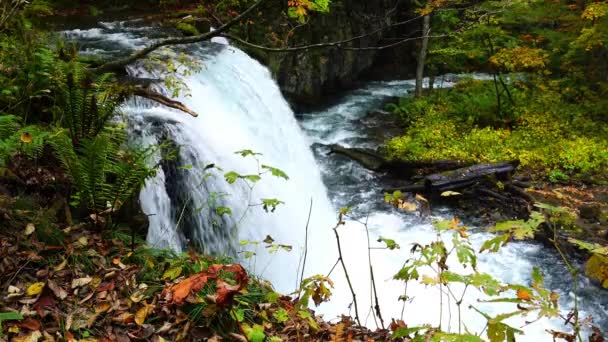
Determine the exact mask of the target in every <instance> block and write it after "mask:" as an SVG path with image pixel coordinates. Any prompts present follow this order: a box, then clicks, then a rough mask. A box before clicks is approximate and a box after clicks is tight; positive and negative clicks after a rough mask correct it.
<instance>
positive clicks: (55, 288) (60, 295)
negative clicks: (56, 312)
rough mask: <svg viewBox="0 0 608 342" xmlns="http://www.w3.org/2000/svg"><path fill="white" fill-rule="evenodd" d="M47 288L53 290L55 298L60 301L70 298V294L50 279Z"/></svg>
mask: <svg viewBox="0 0 608 342" xmlns="http://www.w3.org/2000/svg"><path fill="white" fill-rule="evenodd" d="M47 286H48V287H49V289H51V291H53V294H54V295H55V297H57V298H59V299H65V298H66V297H67V296H68V292H67V291H66V290H64V289H63V288H62V287H60V286H59V285H57V283H55V282H54V281H52V280H50V279H49V280H48V281H47Z"/></svg>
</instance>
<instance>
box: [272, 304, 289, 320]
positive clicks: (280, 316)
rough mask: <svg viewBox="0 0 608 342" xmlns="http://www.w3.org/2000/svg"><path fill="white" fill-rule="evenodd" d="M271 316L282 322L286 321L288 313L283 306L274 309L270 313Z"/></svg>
mask: <svg viewBox="0 0 608 342" xmlns="http://www.w3.org/2000/svg"><path fill="white" fill-rule="evenodd" d="M272 316H273V317H274V319H276V320H277V322H279V323H284V322H286V321H287V320H288V319H289V313H288V312H287V310H285V309H283V308H280V309H279V310H277V311H275V312H274V313H273V314H272Z"/></svg>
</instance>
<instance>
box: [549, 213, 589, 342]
mask: <svg viewBox="0 0 608 342" xmlns="http://www.w3.org/2000/svg"><path fill="white" fill-rule="evenodd" d="M549 224H550V225H551V227H552V228H553V246H555V249H556V250H557V252H558V253H559V255H560V257H561V258H562V260H563V261H564V263H565V264H566V268H567V269H568V271H569V272H570V275H571V276H572V280H573V281H574V289H573V292H574V312H573V314H574V324H573V325H574V333H575V334H576V337H577V338H578V340H579V342H582V341H583V337H582V336H581V327H580V322H579V317H578V271H577V270H576V269H575V268H574V267H573V266H572V264H571V263H570V262H569V261H568V258H566V255H565V254H564V252H563V251H562V250H561V248H559V243H558V241H557V238H558V236H557V227H556V226H555V224H551V223H549Z"/></svg>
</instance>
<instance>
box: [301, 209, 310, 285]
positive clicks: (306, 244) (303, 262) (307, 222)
mask: <svg viewBox="0 0 608 342" xmlns="http://www.w3.org/2000/svg"><path fill="white" fill-rule="evenodd" d="M311 213H312V197H311V198H310V207H309V208H308V219H307V220H306V228H305V230H306V234H305V236H304V259H303V260H302V273H301V275H300V282H302V280H304V269H305V268H306V256H307V255H308V225H309V224H310V214H311Z"/></svg>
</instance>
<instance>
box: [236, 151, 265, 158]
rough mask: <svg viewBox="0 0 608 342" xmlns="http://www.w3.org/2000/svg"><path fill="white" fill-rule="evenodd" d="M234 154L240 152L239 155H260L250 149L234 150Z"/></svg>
mask: <svg viewBox="0 0 608 342" xmlns="http://www.w3.org/2000/svg"><path fill="white" fill-rule="evenodd" d="M234 153H235V154H240V155H241V157H247V156H261V155H262V154H261V153H257V152H254V151H252V150H240V151H236V152H234Z"/></svg>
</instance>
